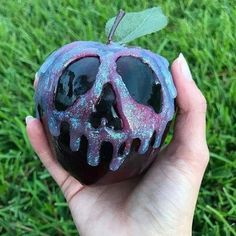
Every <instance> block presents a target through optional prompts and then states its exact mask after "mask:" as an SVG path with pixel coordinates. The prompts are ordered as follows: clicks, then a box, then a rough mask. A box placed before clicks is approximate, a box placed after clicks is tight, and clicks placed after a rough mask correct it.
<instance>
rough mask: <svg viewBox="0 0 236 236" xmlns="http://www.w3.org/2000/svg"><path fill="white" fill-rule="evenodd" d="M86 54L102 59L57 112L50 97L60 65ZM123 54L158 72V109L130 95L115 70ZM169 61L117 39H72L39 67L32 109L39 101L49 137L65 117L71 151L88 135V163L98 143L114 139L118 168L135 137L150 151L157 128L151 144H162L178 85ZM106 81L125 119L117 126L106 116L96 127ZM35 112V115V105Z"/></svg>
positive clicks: (141, 149) (92, 160)
mask: <svg viewBox="0 0 236 236" xmlns="http://www.w3.org/2000/svg"><path fill="white" fill-rule="evenodd" d="M88 56H99V58H100V62H101V65H100V67H99V71H98V74H97V76H96V81H95V83H94V85H93V87H92V88H91V89H90V90H89V91H88V92H87V93H86V94H84V95H81V96H80V98H79V99H77V100H76V101H75V103H74V104H73V105H72V106H70V107H69V108H67V109H66V110H65V111H57V110H56V109H55V103H54V97H55V92H56V89H57V84H58V80H59V78H60V76H61V74H62V72H63V70H64V69H65V68H66V67H67V66H68V65H69V64H70V63H71V62H73V61H75V60H78V59H79V58H82V57H88ZM121 56H133V57H138V58H141V59H142V61H143V62H144V63H147V64H148V65H149V66H150V67H151V68H152V70H153V71H154V73H155V74H156V76H157V77H156V78H157V81H156V83H160V84H161V87H162V97H163V104H162V110H161V113H159V114H156V113H155V112H154V110H153V109H152V108H151V107H148V106H145V105H142V104H139V103H137V102H136V101H135V100H134V99H133V98H132V97H131V96H130V94H129V92H128V90H127V88H126V86H125V84H124V82H123V81H122V78H121V76H120V75H119V74H118V73H117V71H116V60H117V59H118V58H119V57H121ZM168 65H169V63H168V61H167V60H166V59H165V58H163V57H161V56H160V55H157V54H154V53H152V52H151V51H148V50H145V49H142V48H137V47H136V48H127V47H125V46H122V45H119V44H115V43H111V44H108V45H105V44H101V43H97V42H86V41H77V42H73V43H70V44H68V45H65V46H63V47H62V48H60V49H58V50H57V51H55V52H54V53H52V54H51V55H50V56H49V57H48V58H47V59H46V61H45V62H44V64H43V65H42V66H41V68H40V70H39V71H38V72H37V76H38V77H39V82H38V86H37V90H36V95H35V102H36V108H37V107H38V104H40V106H41V108H42V110H43V112H44V121H45V123H46V124H47V126H48V130H49V133H50V135H51V136H54V137H58V136H59V135H60V126H61V123H62V122H63V121H66V122H68V124H70V148H71V150H72V151H77V150H78V149H79V146H80V137H81V136H82V135H85V136H86V137H87V139H88V141H89V145H88V155H87V163H88V164H89V165H91V166H97V165H98V164H99V161H100V158H99V150H100V145H101V143H102V142H103V141H108V142H110V143H112V145H113V157H112V161H111V163H110V170H112V171H116V170H118V169H119V168H120V166H121V165H122V163H123V162H124V161H125V159H126V156H127V155H128V154H129V152H130V147H131V143H132V140H133V139H135V138H139V139H140V140H141V144H140V147H139V150H138V153H139V154H144V153H145V152H147V151H148V149H149V144H150V139H151V137H152V135H153V132H154V131H156V137H155V141H154V145H153V148H154V149H157V148H159V146H160V144H161V141H162V136H163V132H164V131H165V128H166V126H167V123H168V122H169V121H170V120H171V119H172V118H173V115H174V98H175V97H176V89H175V87H174V84H173V81H172V77H171V74H170V72H169V70H168ZM107 82H109V83H110V84H111V85H112V87H113V89H114V92H115V94H116V99H117V105H118V107H117V108H118V111H119V114H120V116H121V118H122V121H123V129H122V130H121V131H117V130H113V129H111V128H108V127H106V126H105V124H106V121H105V120H104V121H103V122H102V124H101V126H100V127H99V128H97V129H95V128H93V127H92V126H91V124H90V123H89V122H88V120H89V116H90V114H91V113H92V112H93V111H94V109H95V104H96V102H97V100H98V98H99V97H100V95H101V92H102V88H103V85H104V84H106V83H107ZM37 117H39V113H38V110H37ZM124 142H125V151H124V154H123V155H118V150H119V147H120V145H122V143H124Z"/></svg>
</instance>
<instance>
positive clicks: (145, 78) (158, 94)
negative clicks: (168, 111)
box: [116, 56, 162, 113]
mask: <svg viewBox="0 0 236 236" xmlns="http://www.w3.org/2000/svg"><path fill="white" fill-rule="evenodd" d="M116 65H117V72H118V74H119V75H120V76H121V77H122V80H123V82H124V84H125V86H126V87H127V89H128V91H129V94H130V95H131V96H132V98H133V99H134V100H135V101H136V102H138V103H140V104H143V105H147V106H151V107H152V108H153V109H154V111H155V112H156V113H160V112H161V108H162V91H161V85H160V84H159V83H157V84H156V80H157V78H156V75H155V73H154V71H153V70H152V69H151V67H150V66H149V65H148V64H146V63H144V62H143V61H142V60H141V59H140V58H136V57H133V56H123V57H119V58H118V60H117V61H116Z"/></svg>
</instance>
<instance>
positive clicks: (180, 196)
mask: <svg viewBox="0 0 236 236" xmlns="http://www.w3.org/2000/svg"><path fill="white" fill-rule="evenodd" d="M171 70H172V76H173V80H174V83H175V86H176V89H177V93H178V96H177V105H178V113H177V117H176V121H175V130H174V135H173V138H172V141H171V142H170V144H169V145H168V146H167V147H165V148H164V149H163V150H162V151H161V153H160V154H159V157H158V158H157V159H156V160H155V162H154V163H153V165H152V166H151V168H150V169H149V170H148V172H147V173H145V175H142V176H139V177H137V178H135V179H131V180H128V181H125V182H121V183H116V184H112V185H106V186H96V187H94V186H82V185H81V184H80V183H79V182H78V181H77V180H76V179H74V178H73V177H72V176H70V174H69V173H68V172H66V171H65V170H64V169H63V168H62V167H61V166H60V165H59V164H58V163H57V162H56V160H55V159H54V158H53V155H52V152H51V150H50V148H49V144H48V142H47V138H46V136H45V133H44V131H43V127H42V124H41V123H40V121H39V120H37V119H35V118H33V117H28V118H27V119H26V120H27V132H28V136H29V139H30V142H31V144H32V146H33V148H34V150H35V152H36V153H37V154H38V156H39V158H40V160H41V161H42V163H43V164H44V166H45V167H46V168H47V170H48V171H49V172H50V174H51V175H52V177H53V178H54V179H55V181H56V182H57V184H58V185H59V187H60V188H61V190H62V192H63V194H64V196H65V198H66V200H67V202H68V205H69V208H70V210H71V214H72V217H73V220H74V223H75V225H76V227H77V229H78V231H79V232H80V234H81V235H86V236H89V235H104V236H106V235H113V236H116V235H119V236H120V235H122V236H123V235H125V236H126V235H127V236H128V235H129V236H130V235H148V236H149V235H150V236H151V235H171V236H172V235H181V236H182V235H183V236H184V235H191V234H192V221H193V215H194V210H195V206H196V201H197V196H198V192H199V188H200V185H201V181H202V178H203V174H204V172H205V169H206V166H207V163H208V161H209V151H208V147H207V143H206V136H205V126H206V122H205V118H206V100H205V98H204V96H203V95H202V93H201V92H200V90H199V89H198V88H197V86H196V84H195V82H194V80H192V76H191V73H190V70H189V68H188V65H187V62H186V60H185V59H184V57H183V55H182V54H180V56H179V57H178V58H177V59H176V60H175V61H174V62H173V64H172V68H171ZM35 86H37V81H35Z"/></svg>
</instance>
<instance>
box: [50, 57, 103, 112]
mask: <svg viewBox="0 0 236 236" xmlns="http://www.w3.org/2000/svg"><path fill="white" fill-rule="evenodd" d="M99 65H100V62H99V59H98V57H84V58H81V59H79V60H78V61H75V62H73V63H71V64H70V65H69V66H67V67H66V68H65V70H64V71H63V73H62V75H61V77H60V79H59V81H58V86H57V91H56V98H55V106H56V109H57V110H60V111H61V110H66V108H67V107H69V106H71V105H72V104H73V103H74V102H75V100H76V99H78V98H79V96H80V95H83V94H85V93H86V92H87V91H88V90H89V89H91V88H92V86H93V84H94V81H95V79H96V75H97V73H98V68H99Z"/></svg>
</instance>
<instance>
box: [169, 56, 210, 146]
mask: <svg viewBox="0 0 236 236" xmlns="http://www.w3.org/2000/svg"><path fill="white" fill-rule="evenodd" d="M171 70H172V75H173V79H174V83H175V86H176V89H177V98H176V100H177V106H178V109H179V110H178V115H177V119H176V124H175V133H174V136H175V139H176V140H178V142H180V143H184V144H185V145H187V144H188V145H194V146H195V145H198V144H200V143H202V142H205V141H206V136H205V128H206V100H205V98H204V96H203V95H202V93H201V91H200V90H199V89H198V87H197V86H196V84H195V82H194V81H193V79H192V75H191V72H190V70H189V67H188V64H187V62H186V60H185V58H184V57H183V55H182V54H180V56H179V57H178V58H177V59H176V60H175V61H174V63H173V64H172V68H171Z"/></svg>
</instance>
